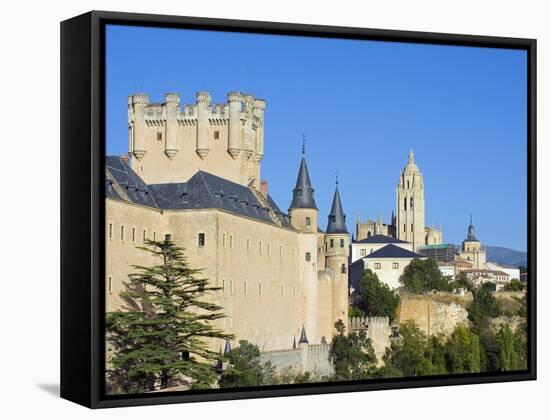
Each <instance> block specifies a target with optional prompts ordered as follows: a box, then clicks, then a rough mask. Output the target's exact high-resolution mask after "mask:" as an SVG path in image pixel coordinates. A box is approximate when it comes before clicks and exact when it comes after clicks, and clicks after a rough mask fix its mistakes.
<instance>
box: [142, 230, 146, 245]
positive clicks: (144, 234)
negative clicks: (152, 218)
mask: <svg viewBox="0 0 550 420" xmlns="http://www.w3.org/2000/svg"><path fill="white" fill-rule="evenodd" d="M146 239H147V231H146V230H145V229H143V243H145V240H146Z"/></svg>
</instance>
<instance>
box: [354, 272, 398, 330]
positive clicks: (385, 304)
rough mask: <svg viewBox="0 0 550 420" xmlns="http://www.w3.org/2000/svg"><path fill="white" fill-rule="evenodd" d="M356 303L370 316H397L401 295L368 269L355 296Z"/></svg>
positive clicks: (393, 317) (391, 317)
mask: <svg viewBox="0 0 550 420" xmlns="http://www.w3.org/2000/svg"><path fill="white" fill-rule="evenodd" d="M354 300H355V305H356V306H357V308H358V309H359V310H360V311H362V312H363V313H364V314H365V315H368V316H387V317H388V318H389V319H390V322H391V321H393V320H394V319H395V317H396V311H397V307H398V306H399V295H397V294H396V293H395V292H394V291H393V290H391V289H390V288H389V287H388V285H387V284H385V283H382V282H381V281H380V280H379V279H378V276H377V275H376V274H375V273H373V272H372V271H371V270H370V269H366V270H365V272H364V273H363V278H362V279H361V282H360V283H359V287H358V288H357V293H356V294H355V297H354Z"/></svg>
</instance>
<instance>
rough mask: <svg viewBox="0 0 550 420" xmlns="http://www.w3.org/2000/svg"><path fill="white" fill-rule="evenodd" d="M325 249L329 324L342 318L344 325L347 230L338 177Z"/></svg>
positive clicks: (345, 322)
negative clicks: (329, 283)
mask: <svg viewBox="0 0 550 420" xmlns="http://www.w3.org/2000/svg"><path fill="white" fill-rule="evenodd" d="M325 250H326V256H325V266H326V267H327V268H328V269H330V270H331V271H332V273H333V275H332V277H333V279H332V281H333V286H332V308H333V310H332V324H331V325H333V326H334V324H335V323H336V322H337V321H338V320H342V322H344V325H347V313H348V263H349V232H348V229H347V227H346V215H345V214H344V209H343V207H342V201H341V199H340V191H339V190H338V179H337V180H336V188H335V191H334V198H333V200H332V208H331V210H330V214H329V216H328V224H327V229H326V233H325Z"/></svg>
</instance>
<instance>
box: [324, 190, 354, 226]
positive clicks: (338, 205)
mask: <svg viewBox="0 0 550 420" xmlns="http://www.w3.org/2000/svg"><path fill="white" fill-rule="evenodd" d="M326 233H344V234H348V233H349V232H348V229H347V227H346V215H345V214H344V209H343V208H342V202H341V200H340V192H339V191H338V182H336V190H335V191H334V198H333V199H332V209H331V210H330V214H329V216H328V225H327V230H326Z"/></svg>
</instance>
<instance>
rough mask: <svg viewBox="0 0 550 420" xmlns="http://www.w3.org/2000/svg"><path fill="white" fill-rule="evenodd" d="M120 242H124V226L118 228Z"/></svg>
mask: <svg viewBox="0 0 550 420" xmlns="http://www.w3.org/2000/svg"><path fill="white" fill-rule="evenodd" d="M120 240H121V241H123V240H124V226H121V227H120Z"/></svg>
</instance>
